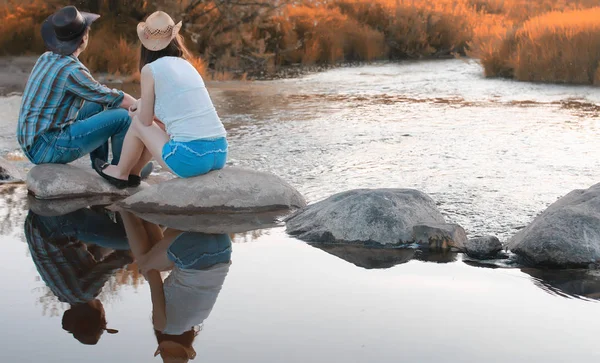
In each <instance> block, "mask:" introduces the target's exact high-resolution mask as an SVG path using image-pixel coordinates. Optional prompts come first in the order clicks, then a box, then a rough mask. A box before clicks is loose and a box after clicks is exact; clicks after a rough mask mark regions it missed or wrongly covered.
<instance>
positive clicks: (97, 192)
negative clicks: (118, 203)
mask: <svg viewBox="0 0 600 363" xmlns="http://www.w3.org/2000/svg"><path fill="white" fill-rule="evenodd" d="M143 187H144V185H142V186H141V187H140V188H131V189H124V190H119V189H117V188H115V187H113V186H112V185H110V184H109V183H108V182H106V181H105V180H104V179H102V178H101V177H100V176H99V175H98V174H96V172H95V171H94V170H93V169H91V168H90V169H89V170H87V169H83V168H80V167H77V166H73V165H62V164H42V165H36V166H34V167H33V168H32V169H31V170H30V171H29V174H28V175H27V189H28V190H29V193H30V194H32V195H33V196H35V197H36V198H37V199H44V200H47V199H64V198H86V197H95V196H119V197H127V196H129V195H131V194H132V193H135V192H137V191H139V190H141V189H142V188H143Z"/></svg>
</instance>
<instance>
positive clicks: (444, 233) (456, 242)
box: [413, 223, 467, 250]
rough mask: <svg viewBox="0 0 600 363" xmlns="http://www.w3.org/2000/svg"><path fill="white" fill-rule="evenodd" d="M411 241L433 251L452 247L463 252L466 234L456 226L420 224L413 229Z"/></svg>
mask: <svg viewBox="0 0 600 363" xmlns="http://www.w3.org/2000/svg"><path fill="white" fill-rule="evenodd" d="M413 241H414V242H416V243H418V244H419V245H422V246H426V247H429V248H433V249H438V248H439V249H448V248H450V247H454V248H458V249H459V250H463V249H464V247H465V245H466V244H467V234H466V232H465V230H464V229H463V228H462V227H461V226H459V225H458V224H449V223H440V224H420V225H416V226H414V227H413Z"/></svg>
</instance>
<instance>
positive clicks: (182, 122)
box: [94, 11, 228, 189]
mask: <svg viewBox="0 0 600 363" xmlns="http://www.w3.org/2000/svg"><path fill="white" fill-rule="evenodd" d="M180 29H181V22H179V23H178V24H175V23H174V22H173V19H171V17H170V16H169V15H168V14H166V13H164V12H162V11H157V12H155V13H153V14H151V15H150V16H149V17H148V19H147V20H146V22H145V23H140V24H139V25H138V29H137V31H138V36H139V38H140V41H141V42H142V46H141V54H140V72H141V86H142V97H141V99H140V100H139V101H138V102H137V103H136V105H134V106H132V108H131V109H130V112H131V116H132V123H131V126H130V128H129V131H128V132H127V135H126V136H125V141H124V144H123V150H122V152H121V159H120V161H119V164H118V165H109V164H107V163H105V162H104V161H102V160H96V161H95V163H94V167H95V169H96V171H97V172H98V174H100V175H101V176H102V177H103V178H105V179H106V180H108V181H109V182H110V183H111V184H113V185H114V186H116V187H117V188H120V189H123V188H126V187H127V186H128V184H129V182H128V179H129V175H130V172H131V170H132V169H133V168H134V166H135V165H141V164H143V163H144V162H145V161H149V160H150V159H151V158H152V157H154V158H155V159H156V160H157V161H158V163H159V164H160V165H161V166H162V167H163V168H165V169H166V170H169V171H171V172H172V173H173V174H175V175H177V176H179V177H182V178H189V177H194V176H198V175H202V174H206V173H208V172H209V171H211V170H218V169H222V168H223V167H224V166H225V162H226V159H227V147H228V145H227V139H226V131H225V128H224V127H223V124H222V123H221V120H220V119H219V116H218V115H217V112H216V110H215V108H214V106H213V104H212V101H211V99H210V96H209V94H208V91H207V90H206V86H205V85H204V81H203V80H202V77H201V76H200V74H199V73H198V71H197V70H196V69H195V68H194V67H193V66H192V65H191V64H190V63H189V62H188V61H187V60H186V59H189V52H188V50H187V49H186V48H185V45H184V44H183V39H182V37H181V36H180V35H179V31H180ZM157 120H160V121H158V122H156V121H157ZM163 125H164V126H163Z"/></svg>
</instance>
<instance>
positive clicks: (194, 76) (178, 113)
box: [149, 57, 227, 142]
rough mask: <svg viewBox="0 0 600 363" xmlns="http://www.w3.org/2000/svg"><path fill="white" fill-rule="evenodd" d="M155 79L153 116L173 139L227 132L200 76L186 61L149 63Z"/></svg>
mask: <svg viewBox="0 0 600 363" xmlns="http://www.w3.org/2000/svg"><path fill="white" fill-rule="evenodd" d="M149 66H150V70H152V74H153V76H154V93H155V95H156V97H155V101H154V114H155V115H156V117H158V119H159V120H161V121H162V123H164V124H165V126H166V129H167V133H168V134H169V136H170V137H171V139H172V140H175V141H181V142H187V141H193V140H198V139H214V138H219V137H224V136H225V135H226V134H227V133H226V131H225V127H223V124H222V123H221V120H220V119H219V116H218V115H217V111H216V110H215V107H214V105H213V103H212V101H211V99H210V96H209V94H208V91H207V89H206V86H205V85H204V81H203V80H202V77H201V76H200V74H199V73H198V71H196V69H195V68H194V67H193V66H192V65H191V64H190V63H189V62H188V61H186V60H185V59H183V58H178V57H163V58H160V59H158V60H156V61H154V62H152V63H150V64H149Z"/></svg>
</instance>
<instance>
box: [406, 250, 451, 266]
mask: <svg viewBox="0 0 600 363" xmlns="http://www.w3.org/2000/svg"><path fill="white" fill-rule="evenodd" d="M414 259H415V260H418V261H423V262H434V263H450V262H456V261H457V260H458V253H456V252H452V251H451V250H430V249H418V250H417V253H415V258H414Z"/></svg>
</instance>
